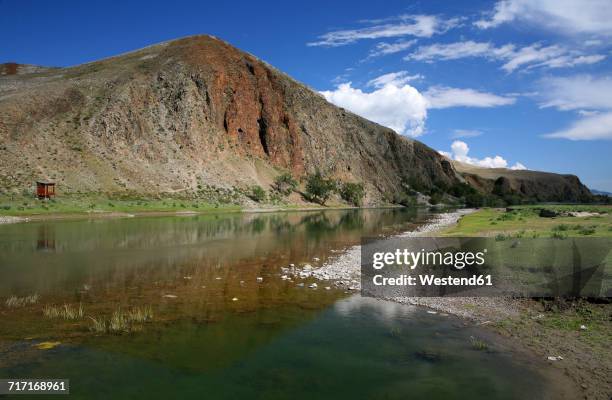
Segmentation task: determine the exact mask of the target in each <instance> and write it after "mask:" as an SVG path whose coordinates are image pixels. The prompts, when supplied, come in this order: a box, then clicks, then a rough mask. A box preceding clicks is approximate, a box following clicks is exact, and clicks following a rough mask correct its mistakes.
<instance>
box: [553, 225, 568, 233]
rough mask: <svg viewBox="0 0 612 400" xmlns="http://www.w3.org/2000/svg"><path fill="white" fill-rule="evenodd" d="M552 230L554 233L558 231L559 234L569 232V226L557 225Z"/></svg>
mask: <svg viewBox="0 0 612 400" xmlns="http://www.w3.org/2000/svg"><path fill="white" fill-rule="evenodd" d="M552 230H553V231H557V232H563V231H567V230H569V225H567V224H561V225H557V226H555V227H553V228H552Z"/></svg>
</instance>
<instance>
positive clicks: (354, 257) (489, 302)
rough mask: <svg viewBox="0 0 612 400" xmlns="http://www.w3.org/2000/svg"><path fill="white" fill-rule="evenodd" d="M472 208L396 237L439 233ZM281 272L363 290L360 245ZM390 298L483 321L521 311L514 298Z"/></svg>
mask: <svg viewBox="0 0 612 400" xmlns="http://www.w3.org/2000/svg"><path fill="white" fill-rule="evenodd" d="M473 211H474V210H471V209H464V210H459V211H455V212H449V213H443V214H438V215H436V216H434V217H433V219H432V220H431V221H429V222H428V223H426V224H424V225H422V226H420V227H418V228H417V229H416V230H414V231H409V232H404V233H402V234H399V235H397V237H418V236H426V235H430V234H432V233H435V232H439V231H441V230H442V229H444V228H448V227H450V226H452V225H454V224H456V223H457V221H459V219H460V218H461V217H462V216H464V215H466V214H469V213H471V212H473ZM282 272H283V274H284V275H283V276H284V277H285V278H284V279H291V278H293V277H295V278H301V279H307V278H311V277H312V278H315V279H318V280H321V281H325V282H327V284H329V285H331V286H335V287H337V288H340V289H344V290H347V291H359V290H360V289H361V246H360V245H356V246H353V247H351V248H349V249H348V250H346V251H344V252H343V253H341V254H339V255H337V256H336V257H333V258H331V259H330V260H328V261H327V262H326V263H325V264H323V265H322V266H321V267H319V268H314V267H312V266H311V265H309V264H306V265H303V266H290V267H288V268H283V270H282ZM387 300H391V301H395V302H398V303H404V304H412V305H418V306H424V307H428V308H431V309H433V310H436V311H437V312H440V313H448V314H454V315H457V316H460V317H463V318H467V319H471V320H475V321H478V322H480V323H489V322H492V321H495V320H499V319H502V318H506V317H508V316H510V315H515V314H516V313H518V310H517V308H516V306H515V303H513V302H512V301H511V299H506V298H500V297H496V298H492V297H393V298H388V299H387Z"/></svg>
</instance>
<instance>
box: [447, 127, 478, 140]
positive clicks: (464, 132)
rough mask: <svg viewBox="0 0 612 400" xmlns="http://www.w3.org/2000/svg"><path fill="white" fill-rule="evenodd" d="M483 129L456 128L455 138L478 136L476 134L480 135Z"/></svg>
mask: <svg viewBox="0 0 612 400" xmlns="http://www.w3.org/2000/svg"><path fill="white" fill-rule="evenodd" d="M482 133H483V132H482V131H477V130H474V129H455V130H454V131H453V135H452V136H453V138H455V139H459V138H471V137H476V136H480V135H482Z"/></svg>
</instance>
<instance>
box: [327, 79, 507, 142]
mask: <svg viewBox="0 0 612 400" xmlns="http://www.w3.org/2000/svg"><path fill="white" fill-rule="evenodd" d="M420 78H422V76H421V75H408V72H407V71H398V72H391V73H388V74H384V75H381V76H379V77H377V78H374V79H372V80H371V81H369V82H368V86H371V87H374V90H373V91H371V92H365V91H363V90H361V89H359V88H354V87H353V86H352V83H351V82H346V83H342V84H340V85H338V86H337V87H336V89H334V90H326V91H322V92H320V93H321V94H322V95H323V96H324V97H325V99H327V101H329V102H330V103H333V104H335V105H337V106H339V107H343V108H346V109H347V110H350V111H352V112H354V113H355V114H358V115H360V116H362V117H364V118H367V119H369V120H372V121H374V122H377V123H379V124H381V125H384V126H386V127H388V128H391V129H393V130H395V131H396V132H398V133H400V134H402V135H408V136H419V135H421V134H423V132H424V131H425V120H426V119H427V109H429V108H448V107H495V106H501V105H507V104H512V103H514V101H515V99H514V98H511V97H502V96H497V95H495V94H492V93H483V92H478V91H476V90H473V89H457V88H449V87H442V86H434V87H430V88H429V89H428V90H427V91H426V92H425V93H424V94H423V93H421V92H419V91H418V90H417V89H416V88H414V87H413V86H411V85H409V84H408V82H410V81H411V80H415V79H420ZM464 133H465V131H464Z"/></svg>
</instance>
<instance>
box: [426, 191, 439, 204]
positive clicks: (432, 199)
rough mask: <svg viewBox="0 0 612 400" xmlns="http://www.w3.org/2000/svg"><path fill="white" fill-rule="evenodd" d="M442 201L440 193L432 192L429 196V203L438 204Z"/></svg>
mask: <svg viewBox="0 0 612 400" xmlns="http://www.w3.org/2000/svg"><path fill="white" fill-rule="evenodd" d="M441 201H442V194H441V193H438V192H436V193H433V194H432V195H431V196H430V197H429V204H431V205H434V206H435V205H436V204H439V203H440V202H441Z"/></svg>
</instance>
